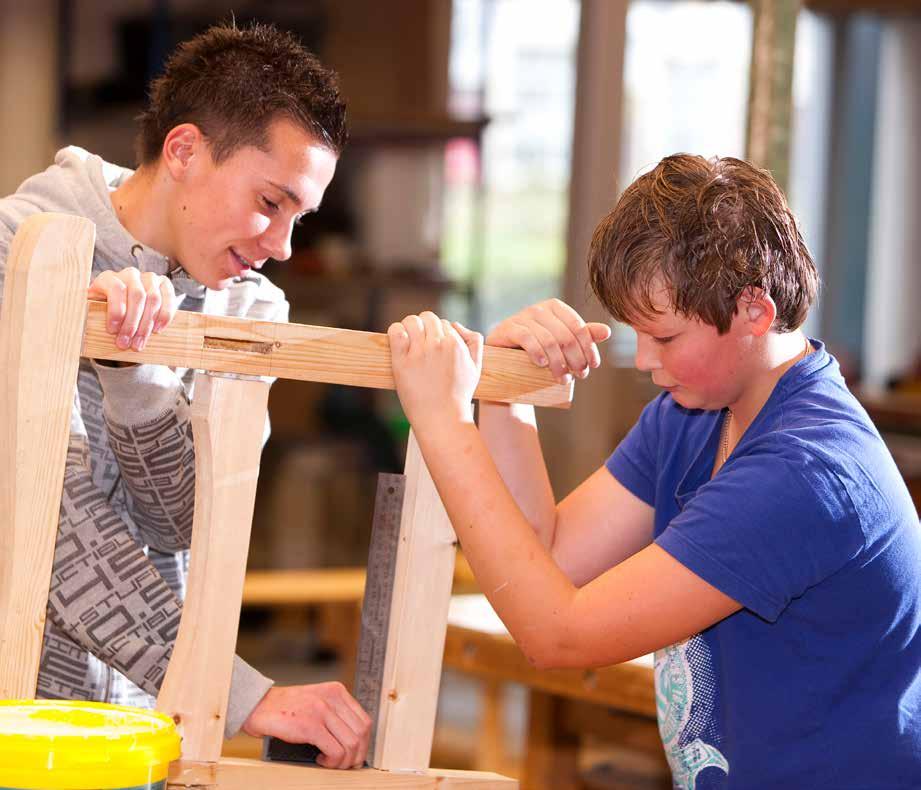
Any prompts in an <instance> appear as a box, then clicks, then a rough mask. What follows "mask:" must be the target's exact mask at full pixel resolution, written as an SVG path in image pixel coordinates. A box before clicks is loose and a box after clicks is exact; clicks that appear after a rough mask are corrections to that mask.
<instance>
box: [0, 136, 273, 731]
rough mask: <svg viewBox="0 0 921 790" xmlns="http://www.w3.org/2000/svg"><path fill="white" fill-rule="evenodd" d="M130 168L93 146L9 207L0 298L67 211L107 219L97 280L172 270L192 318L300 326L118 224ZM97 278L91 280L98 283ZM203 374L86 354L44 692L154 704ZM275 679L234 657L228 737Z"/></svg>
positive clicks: (255, 284)
mask: <svg viewBox="0 0 921 790" xmlns="http://www.w3.org/2000/svg"><path fill="white" fill-rule="evenodd" d="M131 172H132V171H130V170H126V169H124V168H121V167H118V166H116V165H112V164H109V163H107V162H104V161H103V160H102V159H101V158H99V157H98V156H94V155H92V154H90V153H88V152H87V151H84V150H82V149H80V148H75V147H70V148H64V149H62V150H61V151H59V152H58V154H57V156H56V157H55V160H54V164H53V165H52V166H51V167H49V168H48V169H47V170H45V171H44V172H43V173H39V174H38V175H36V176H33V177H32V178H29V179H28V180H26V181H25V182H24V183H23V184H22V186H20V187H19V189H18V190H17V191H16V193H15V194H13V195H10V196H9V197H6V198H3V199H2V200H0V294H2V281H3V273H4V270H5V268H6V259H7V255H8V253H9V247H10V243H11V241H12V238H13V235H14V234H15V232H16V229H17V227H18V226H19V223H20V222H22V221H23V220H24V219H25V218H26V217H28V216H30V215H31V214H34V213H37V212H41V211H56V212H61V213H65V214H77V215H80V216H83V217H87V218H88V219H90V220H92V221H93V222H94V223H95V225H96V248H95V253H94V257H93V275H92V276H93V277H94V278H95V277H96V276H97V275H98V274H99V273H100V272H103V271H105V270H107V269H111V270H114V271H120V270H121V269H123V268H125V267H127V266H134V267H137V268H138V269H140V270H141V271H142V272H145V271H149V272H156V273H157V274H162V275H167V274H169V276H170V279H171V280H172V282H173V285H174V287H175V289H176V293H177V296H178V297H179V299H180V307H181V309H183V310H190V311H194V312H203V313H210V314H218V315H232V316H245V317H248V318H253V319H261V320H270V321H287V320H288V303H287V302H286V301H285V297H284V294H283V293H282V291H281V290H279V289H278V288H276V287H275V286H274V285H272V284H271V283H270V282H269V281H268V280H267V279H266V278H265V277H263V276H262V275H260V274H258V273H255V272H253V273H250V274H248V275H247V276H246V277H245V278H242V279H240V280H238V281H235V282H234V283H233V285H231V287H229V288H227V289H226V290H223V291H211V290H208V289H206V288H205V287H204V286H203V285H201V284H200V283H198V282H196V281H194V280H192V279H191V278H190V277H189V276H188V275H187V274H186V273H185V272H184V271H183V270H182V269H176V270H175V271H173V272H172V273H169V271H168V270H169V265H168V264H169V262H168V260H167V258H166V257H164V256H163V255H162V254H160V253H159V252H157V251H156V250H152V249H150V248H149V247H146V246H144V245H143V244H141V243H140V242H138V241H137V239H135V238H133V237H132V236H131V234H130V233H128V231H127V230H126V229H125V228H124V227H123V226H122V225H121V224H120V223H119V221H118V218H117V216H116V214H115V211H114V209H113V207H112V202H111V199H110V196H109V194H110V192H111V191H112V190H114V189H115V188H116V187H118V186H119V185H120V184H121V183H123V182H124V181H125V180H126V179H127V178H128V177H129V176H130V175H131ZM88 284H89V283H87V285H88ZM192 374H193V371H187V370H173V369H171V368H168V367H165V366H161V365H137V366H134V367H124V368H113V367H105V366H101V365H96V364H95V363H91V362H89V361H88V360H86V359H83V360H81V364H80V371H79V375H78V380H77V390H76V392H75V395H74V408H73V412H72V415H71V425H70V430H71V432H70V442H69V446H68V451H67V468H66V472H65V476H64V494H63V497H62V501H61V519H60V524H59V529H58V538H57V544H56V547H55V554H54V569H53V573H52V578H51V591H50V594H49V597H48V619H47V621H46V627H45V638H44V644H43V646H42V658H41V666H40V669H39V677H38V696H39V697H44V698H64V699H89V700H98V701H103V702H116V703H124V704H130V705H140V706H146V707H152V706H153V704H154V702H155V697H156V694H157V693H158V691H159V689H160V684H161V683H162V681H163V676H164V673H165V672H166V666H167V663H168V661H169V658H170V654H171V652H172V648H173V643H174V640H175V637H176V632H177V630H178V627H179V617H180V614H181V609H182V600H183V598H184V596H185V582H186V575H187V573H188V549H189V546H190V543H191V537H192V515H193V509H194V501H195V465H194V458H195V451H194V447H193V443H192V430H191V424H190V421H189V401H190V398H191V397H192V391H191V390H192ZM271 685H272V681H271V680H269V679H268V678H266V677H264V676H262V675H261V674H260V673H259V672H257V671H256V670H255V669H253V668H252V667H250V666H249V665H248V664H246V663H245V662H244V661H243V660H242V659H240V658H239V657H235V659H234V669H233V679H232V682H231V688H230V704H229V706H228V711H227V721H226V723H225V734H226V735H227V736H228V737H229V736H230V735H232V734H234V733H235V732H236V731H237V730H239V728H240V726H241V725H242V724H243V722H244V721H245V720H246V717H247V716H248V715H249V713H250V711H252V709H253V708H254V707H255V706H256V704H257V703H258V702H259V700H261V699H262V697H263V696H264V695H265V693H266V691H268V689H269V687H270V686H271Z"/></svg>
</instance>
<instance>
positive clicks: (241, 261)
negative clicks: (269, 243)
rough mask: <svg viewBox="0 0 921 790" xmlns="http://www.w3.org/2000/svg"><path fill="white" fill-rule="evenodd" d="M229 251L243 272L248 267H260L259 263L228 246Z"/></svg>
mask: <svg viewBox="0 0 921 790" xmlns="http://www.w3.org/2000/svg"><path fill="white" fill-rule="evenodd" d="M230 253H231V255H233V257H234V259H235V260H236V261H237V264H238V265H239V267H240V268H241V269H242V270H243V271H244V273H245V272H246V271H248V270H250V269H259V268H261V267H262V264H261V263H257V262H255V261H251V260H250V259H249V258H244V257H243V256H242V255H240V253H239V252H237V251H236V250H235V249H234V248H233V247H231V248H230Z"/></svg>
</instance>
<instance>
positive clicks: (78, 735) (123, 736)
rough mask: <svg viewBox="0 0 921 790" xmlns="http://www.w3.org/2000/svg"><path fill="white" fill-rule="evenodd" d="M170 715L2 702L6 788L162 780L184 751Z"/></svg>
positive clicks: (1, 778)
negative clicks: (170, 764) (180, 747)
mask: <svg viewBox="0 0 921 790" xmlns="http://www.w3.org/2000/svg"><path fill="white" fill-rule="evenodd" d="M179 753H180V750H179V734H178V733H177V732H176V725H175V724H174V723H173V720H172V719H171V718H169V716H164V715H163V714H162V713H157V712H156V711H151V710H144V709H142V708H130V707H126V706H124V705H107V704H103V703H100V702H72V701H61V700H0V787H14V788H48V790H91V789H95V788H99V789H100V790H101V789H102V788H105V789H106V790H109V789H110V788H112V789H114V788H123V787H135V786H138V785H146V784H147V783H148V782H160V781H162V780H163V779H165V778H166V775H167V773H168V772H169V763H170V761H172V760H175V759H177V758H178V757H179Z"/></svg>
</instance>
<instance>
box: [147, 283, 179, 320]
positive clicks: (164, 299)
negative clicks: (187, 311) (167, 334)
mask: <svg viewBox="0 0 921 790" xmlns="http://www.w3.org/2000/svg"><path fill="white" fill-rule="evenodd" d="M178 307H179V305H178V304H177V300H176V290H175V288H173V284H172V283H171V282H170V281H169V280H168V279H167V278H166V277H162V278H161V279H160V315H159V316H158V317H157V322H156V323H155V324H154V330H153V331H154V332H161V331H162V330H164V329H165V328H166V327H168V326H169V325H170V323H172V320H173V318H175V317H176V310H177V309H178Z"/></svg>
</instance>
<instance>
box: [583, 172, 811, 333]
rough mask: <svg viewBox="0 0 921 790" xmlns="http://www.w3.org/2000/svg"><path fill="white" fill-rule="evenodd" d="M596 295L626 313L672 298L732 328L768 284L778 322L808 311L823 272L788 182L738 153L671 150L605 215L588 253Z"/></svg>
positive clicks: (616, 312) (799, 318)
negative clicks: (662, 294)
mask: <svg viewBox="0 0 921 790" xmlns="http://www.w3.org/2000/svg"><path fill="white" fill-rule="evenodd" d="M588 265H589V276H590V281H591V284H592V289H593V290H594V292H595V294H596V296H597V297H598V299H599V300H600V301H601V303H602V304H603V305H604V306H605V308H606V309H607V310H608V312H610V314H611V315H612V316H613V317H614V318H615V319H616V320H618V321H623V322H625V323H632V322H633V321H635V320H636V319H638V318H641V317H649V316H652V315H654V314H655V313H657V312H658V311H657V310H656V308H655V306H654V302H653V299H654V297H655V295H656V292H657V290H658V289H659V288H661V287H662V286H663V285H664V287H665V289H666V291H667V293H668V294H669V297H670V300H671V307H672V308H673V309H674V310H675V311H676V312H678V313H680V314H682V315H685V316H688V317H691V318H698V319H700V320H701V321H704V322H705V323H707V324H710V325H711V326H714V327H716V329H717V331H718V332H719V333H720V334H724V333H725V332H727V331H728V330H729V326H730V324H731V322H732V317H733V316H734V315H735V313H736V309H737V302H738V300H739V298H740V297H741V296H743V295H744V294H745V293H746V291H747V290H748V289H750V288H761V289H763V290H764V291H765V292H766V293H767V294H768V295H770V297H771V298H772V299H773V300H774V303H775V304H776V305H777V318H776V321H775V324H774V327H773V328H774V329H775V330H776V331H778V332H790V331H793V330H794V329H796V328H798V327H799V326H800V325H801V324H802V323H803V321H804V320H805V319H806V314H807V313H808V311H809V307H810V305H811V304H812V302H813V301H814V300H815V297H816V292H817V289H818V284H819V278H818V273H817V272H816V268H815V263H814V262H813V260H812V256H811V255H810V254H809V250H808V249H807V248H806V243H805V242H804V241H803V237H802V235H801V234H800V231H799V228H798V227H797V223H796V219H795V217H794V216H793V213H792V212H791V211H790V208H789V206H788V205H787V201H786V199H785V198H784V195H783V192H782V191H781V190H780V187H778V186H777V184H776V183H775V182H774V180H773V179H772V178H771V175H770V173H768V172H767V171H766V170H760V169H758V168H756V167H754V166H753V165H751V164H749V163H748V162H743V161H741V160H739V159H733V158H731V157H724V158H718V157H714V158H713V159H704V158H703V157H700V156H692V155H690V154H675V155H673V156H669V157H666V158H665V159H663V160H662V161H661V162H659V164H658V165H656V167H655V168H653V169H652V170H651V171H650V172H648V173H645V174H644V175H642V176H640V177H639V178H637V179H636V180H635V181H634V182H633V183H632V184H631V185H630V186H629V187H627V189H626V190H625V191H624V193H623V195H621V197H620V200H618V202H617V205H616V206H615V207H614V209H613V211H611V212H610V213H609V214H608V215H607V216H606V217H605V218H604V219H603V220H602V221H601V222H600V223H599V225H598V227H597V228H596V229H595V233H594V235H593V237H592V243H591V247H590V250H589V255H588Z"/></svg>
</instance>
